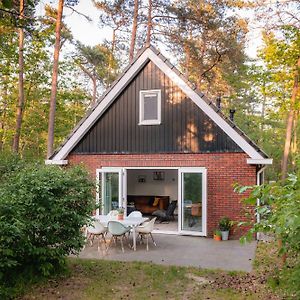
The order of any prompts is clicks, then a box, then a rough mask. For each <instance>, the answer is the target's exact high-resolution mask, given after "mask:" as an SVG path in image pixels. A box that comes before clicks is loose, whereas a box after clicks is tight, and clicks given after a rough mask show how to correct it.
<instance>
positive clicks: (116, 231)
mask: <svg viewBox="0 0 300 300" xmlns="http://www.w3.org/2000/svg"><path fill="white" fill-rule="evenodd" d="M128 230H129V229H128V227H126V226H124V225H123V224H122V223H120V222H118V221H109V222H108V232H110V233H111V234H112V235H122V234H124V233H126V232H127V231H128Z"/></svg>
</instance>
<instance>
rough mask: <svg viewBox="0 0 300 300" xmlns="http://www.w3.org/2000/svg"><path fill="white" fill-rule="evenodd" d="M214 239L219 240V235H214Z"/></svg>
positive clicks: (220, 238)
mask: <svg viewBox="0 0 300 300" xmlns="http://www.w3.org/2000/svg"><path fill="white" fill-rule="evenodd" d="M214 240H215V241H221V240H222V237H221V236H219V235H214Z"/></svg>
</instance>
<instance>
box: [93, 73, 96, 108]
mask: <svg viewBox="0 0 300 300" xmlns="http://www.w3.org/2000/svg"><path fill="white" fill-rule="evenodd" d="M92 81H93V98H92V106H93V105H94V104H95V103H96V100H97V79H96V76H94V77H92Z"/></svg>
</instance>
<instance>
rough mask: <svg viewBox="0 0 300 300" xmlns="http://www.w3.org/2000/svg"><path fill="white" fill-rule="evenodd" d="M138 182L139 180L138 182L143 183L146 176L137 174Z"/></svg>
mask: <svg viewBox="0 0 300 300" xmlns="http://www.w3.org/2000/svg"><path fill="white" fill-rule="evenodd" d="M138 182H139V183H144V182H146V176H145V175H139V176H138Z"/></svg>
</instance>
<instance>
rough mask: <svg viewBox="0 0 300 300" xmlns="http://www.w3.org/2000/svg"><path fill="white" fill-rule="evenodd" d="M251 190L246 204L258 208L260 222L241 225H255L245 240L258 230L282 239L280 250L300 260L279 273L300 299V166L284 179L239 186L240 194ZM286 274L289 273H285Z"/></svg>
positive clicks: (249, 238) (256, 210) (288, 288)
mask: <svg viewBox="0 0 300 300" xmlns="http://www.w3.org/2000/svg"><path fill="white" fill-rule="evenodd" d="M248 189H251V193H250V195H249V197H247V199H245V200H244V203H245V204H246V205H247V206H248V205H249V204H250V205H252V206H254V207H255V212H256V214H258V215H259V216H260V221H259V222H255V223H253V222H250V223H247V222H246V223H241V224H240V225H248V226H249V225H250V226H251V228H250V230H249V231H248V233H247V235H246V236H244V237H243V238H242V241H243V242H244V241H249V240H251V239H252V238H253V236H254V233H257V232H263V233H267V234H271V235H272V236H274V237H275V238H276V239H277V240H280V241H281V245H282V246H281V248H280V249H279V253H280V254H282V255H283V254H286V255H287V257H288V260H291V258H293V259H294V260H295V261H296V263H294V262H293V263H292V264H291V265H290V266H288V265H287V266H286V267H285V270H284V272H282V274H278V276H279V277H280V276H281V278H282V280H283V281H284V283H280V284H282V285H283V284H286V285H287V287H286V289H287V290H290V291H291V293H294V294H295V295H296V296H297V297H298V298H299V297H300V290H299V289H298V288H297V287H299V286H300V264H299V257H300V256H299V254H300V167H298V171H297V172H295V173H294V174H289V175H288V177H287V179H286V180H284V181H279V182H275V183H272V184H264V185H261V186H253V187H250V186H245V187H239V186H237V187H236V190H237V191H238V192H240V193H243V192H245V191H246V190H248ZM257 199H259V205H257ZM283 274H288V275H287V276H283ZM298 298H297V299H298ZM299 299H300V298H299Z"/></svg>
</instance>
